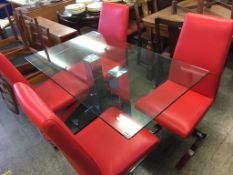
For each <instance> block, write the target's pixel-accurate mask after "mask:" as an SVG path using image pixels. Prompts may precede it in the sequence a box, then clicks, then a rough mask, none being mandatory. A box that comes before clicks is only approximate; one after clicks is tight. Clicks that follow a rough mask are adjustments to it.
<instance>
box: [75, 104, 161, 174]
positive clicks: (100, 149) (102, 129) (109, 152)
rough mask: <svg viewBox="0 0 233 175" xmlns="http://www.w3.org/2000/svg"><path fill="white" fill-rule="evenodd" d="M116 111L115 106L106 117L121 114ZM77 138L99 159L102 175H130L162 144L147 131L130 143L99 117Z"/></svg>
mask: <svg viewBox="0 0 233 175" xmlns="http://www.w3.org/2000/svg"><path fill="white" fill-rule="evenodd" d="M116 110H118V109H117V108H114V107H112V108H109V109H108V110H107V111H105V112H104V113H103V114H102V115H117V114H118V113H116ZM112 111H114V112H112ZM118 111H119V113H121V111H120V110H118ZM96 131H98V132H96ZM75 137H76V139H77V142H79V143H80V145H81V146H82V147H83V148H84V149H85V151H86V152H88V153H89V154H90V155H92V156H91V157H93V158H94V159H95V162H96V163H97V165H98V166H99V168H100V171H101V174H106V175H113V174H114V175H115V174H124V173H127V171H128V170H129V169H130V168H132V166H133V165H135V163H137V161H138V160H140V159H142V158H143V157H144V156H145V155H146V154H147V153H149V152H150V151H151V150H152V149H154V148H155V146H156V145H157V144H158V143H159V139H158V138H157V137H155V136H154V135H153V134H151V133H150V132H149V131H148V130H146V129H143V130H141V131H140V132H139V133H138V134H137V135H136V136H134V137H133V138H132V139H130V140H127V139H126V138H124V137H123V136H121V135H120V134H119V133H117V131H115V130H114V129H113V128H111V127H110V126H109V125H106V123H105V122H104V121H102V120H101V119H99V118H97V119H96V120H94V121H93V122H92V123H91V124H90V125H88V126H87V127H85V129H83V130H82V131H81V132H79V133H78V134H77V135H76V136H75Z"/></svg>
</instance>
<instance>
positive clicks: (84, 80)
mask: <svg viewBox="0 0 233 175" xmlns="http://www.w3.org/2000/svg"><path fill="white" fill-rule="evenodd" d="M48 55H49V57H48V56H46V53H45V51H40V52H38V53H36V54H34V55H31V56H28V57H26V60H27V61H28V62H30V63H31V64H32V65H34V66H35V67H36V68H38V69H39V70H40V71H41V72H43V73H44V74H45V75H47V76H48V77H49V78H50V79H51V80H53V81H54V82H55V83H57V84H58V85H59V86H60V87H61V88H63V89H64V90H65V91H67V93H69V94H70V95H71V96H73V97H74V98H75V99H76V100H77V101H78V102H80V103H81V104H82V105H83V106H85V107H86V108H87V109H89V110H90V111H91V112H92V113H93V114H94V115H96V116H99V117H100V118H101V119H102V120H104V121H105V122H106V123H107V124H109V125H110V126H111V127H113V128H114V129H115V130H117V131H118V132H119V133H120V134H122V135H123V136H125V137H126V138H128V139H130V138H132V137H133V136H134V135H135V134H137V133H138V132H139V131H140V130H141V129H143V128H144V127H146V126H147V125H148V124H149V123H150V122H151V121H152V120H153V119H154V118H156V117H157V116H159V114H161V113H162V112H163V111H164V110H166V109H167V108H168V107H169V106H170V105H171V104H172V103H174V102H175V101H176V100H178V99H179V98H180V97H181V96H182V95H184V94H185V93H186V92H187V91H188V90H190V89H191V88H192V87H194V86H195V85H196V84H197V83H199V82H200V81H201V80H202V79H203V78H204V77H205V76H206V75H207V74H208V71H207V70H204V69H202V68H199V67H196V66H193V65H190V64H186V63H184V62H180V61H178V60H175V59H169V58H166V57H164V56H162V55H160V54H157V53H154V52H151V51H148V50H145V49H143V48H139V47H137V46H135V45H131V44H128V43H122V42H118V41H116V40H114V39H111V38H107V37H106V38H105V37H104V36H103V35H101V34H100V33H97V32H90V33H87V34H84V35H81V36H78V37H76V38H74V39H71V40H69V41H67V42H64V43H62V44H59V45H56V46H54V47H51V48H49V49H48ZM139 56H140V60H142V61H140V62H138V57H139ZM139 63H140V64H139ZM148 74H150V76H149V77H150V79H148V76H147V75H148ZM166 81H173V82H175V83H177V84H179V85H180V87H181V88H179V91H176V93H173V92H167V94H160V93H159V92H158V94H157V95H156V97H158V100H157V102H156V103H158V105H157V106H158V109H157V110H156V112H154V113H153V114H152V115H151V116H148V115H145V114H143V113H142V112H140V111H139V110H138V109H137V108H136V106H135V104H136V101H137V100H138V99H139V98H140V97H142V96H145V95H147V94H148V93H149V92H150V91H152V90H154V89H156V88H159V86H160V85H161V84H163V83H164V82H166ZM77 91H78V92H77ZM51 93H52V92H51ZM58 95H59V94H58ZM114 109H119V110H121V111H122V113H121V114H114V111H116V110H114ZM106 110H110V113H111V116H109V115H103V113H104V112H105V111H106Z"/></svg>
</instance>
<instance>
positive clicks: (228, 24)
mask: <svg viewBox="0 0 233 175" xmlns="http://www.w3.org/2000/svg"><path fill="white" fill-rule="evenodd" d="M232 35H233V21H232V20H226V19H220V18H215V17H210V16H204V15H199V14H191V13H189V14H187V16H186V18H185V22H184V25H183V27H182V30H181V33H180V36H179V39H178V42H177V46H176V48H175V53H174V58H173V59H174V60H179V61H182V62H185V63H188V64H192V65H195V66H198V67H201V68H204V69H206V70H208V71H209V74H208V75H207V77H205V78H204V79H203V80H202V81H201V82H200V83H199V84H197V85H196V86H194V88H192V89H191V90H189V91H188V92H187V93H185V94H184V95H183V96H182V97H181V98H179V99H178V100H177V101H176V102H175V103H174V104H172V105H171V106H170V107H169V108H168V109H166V110H165V111H164V112H163V113H162V114H161V115H159V116H158V117H157V118H156V119H155V121H156V122H157V123H158V124H159V125H161V126H163V127H165V128H167V129H168V130H170V131H171V132H174V133H175V134H177V135H178V136H180V137H182V138H187V137H188V136H190V135H191V134H192V133H193V134H194V135H196V136H198V140H197V142H196V143H194V145H192V147H191V150H189V153H187V154H185V156H184V157H183V159H181V161H180V162H179V163H178V164H177V168H178V169H181V168H182V167H183V165H184V163H185V162H186V161H185V160H188V158H190V157H191V155H193V153H194V152H195V149H196V146H197V144H198V143H199V141H200V140H201V139H203V138H204V137H205V134H203V133H201V132H200V131H197V130H195V127H196V126H197V124H198V123H199V122H200V120H201V119H202V118H203V117H204V115H205V113H206V112H207V111H208V109H209V108H210V107H211V105H212V104H213V102H214V99H215V97H216V93H217V90H218V87H219V82H220V78H221V74H222V71H223V68H224V63H225V61H226V57H227V55H228V49H229V46H230V44H231V41H232ZM174 74H176V72H174V69H172V66H171V69H170V75H169V79H168V80H167V81H166V82H165V83H163V84H162V85H161V86H159V87H158V88H157V89H154V90H153V91H152V92H151V93H149V94H148V95H147V96H144V97H142V98H141V99H139V100H138V101H137V103H136V106H137V108H138V109H139V110H141V111H143V112H144V113H146V114H148V115H153V114H155V113H156V112H157V108H158V106H159V104H158V101H156V97H158V96H159V94H164V93H168V92H169V93H168V94H170V92H171V93H175V92H176V91H180V90H182V88H184V87H183V86H182V85H180V84H179V83H177V81H175V80H176V78H177V77H176V76H174ZM180 76H182V75H180ZM161 103H162V101H161ZM193 131H194V132H193Z"/></svg>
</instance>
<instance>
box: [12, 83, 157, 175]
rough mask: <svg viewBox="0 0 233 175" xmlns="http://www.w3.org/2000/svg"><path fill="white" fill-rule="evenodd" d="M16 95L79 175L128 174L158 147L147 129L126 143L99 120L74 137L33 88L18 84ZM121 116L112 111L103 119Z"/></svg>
mask: <svg viewBox="0 0 233 175" xmlns="http://www.w3.org/2000/svg"><path fill="white" fill-rule="evenodd" d="M14 91H15V94H16V97H17V99H18V101H19V103H20V105H21V107H22V109H23V111H24V112H25V113H26V115H28V117H29V118H30V119H31V121H32V122H33V123H34V124H35V125H36V126H37V127H38V128H39V129H40V130H41V131H42V133H43V134H44V135H45V136H47V137H48V138H49V139H50V140H51V141H52V142H53V143H54V144H55V145H56V146H57V147H58V148H59V149H60V150H61V151H62V152H63V154H64V155H65V157H66V158H67V159H68V161H69V162H70V163H71V164H72V166H73V167H74V169H75V170H76V171H77V172H78V173H79V174H80V175H119V174H125V173H127V172H128V171H129V170H130V168H132V167H133V165H135V164H136V163H137V162H138V161H139V160H140V159H142V158H143V157H144V156H145V155H146V154H148V153H149V152H150V151H151V150H152V149H153V148H154V147H155V146H156V145H157V144H158V143H159V140H158V138H157V137H155V136H154V135H153V134H151V133H150V132H149V131H147V130H146V129H143V130H142V131H141V132H139V133H138V134H137V135H136V136H134V137H133V138H132V139H130V140H127V139H126V138H124V137H123V136H122V135H120V134H119V133H117V131H115V130H114V129H113V128H111V127H110V126H109V125H108V124H106V123H105V122H104V121H102V120H101V119H99V118H97V119H95V120H94V121H93V122H92V123H90V124H89V125H88V126H86V127H85V128H84V129H82V130H81V131H80V132H78V133H77V134H73V133H72V132H71V131H70V130H69V129H68V128H67V126H66V125H65V124H64V123H63V122H62V121H61V120H60V119H59V118H58V117H56V114H55V113H53V112H52V111H51V109H50V108H49V106H47V105H46V103H45V102H43V100H42V99H41V98H40V97H39V96H38V95H37V94H36V93H35V92H34V91H33V89H32V88H31V87H30V86H28V85H26V84H23V83H16V84H14ZM113 108H114V107H113ZM112 110H114V111H115V113H112ZM116 111H118V112H116ZM120 113H121V111H120V110H118V109H115V108H114V109H112V108H110V109H109V110H107V111H106V112H104V114H103V115H110V116H111V115H119V114H120Z"/></svg>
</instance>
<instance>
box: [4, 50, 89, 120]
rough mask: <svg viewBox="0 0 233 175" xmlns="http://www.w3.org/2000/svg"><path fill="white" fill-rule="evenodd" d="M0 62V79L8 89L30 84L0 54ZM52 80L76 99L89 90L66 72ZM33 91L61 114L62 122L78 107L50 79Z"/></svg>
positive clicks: (73, 100)
mask: <svg viewBox="0 0 233 175" xmlns="http://www.w3.org/2000/svg"><path fill="white" fill-rule="evenodd" d="M0 62H1V64H0V75H2V77H3V78H4V79H5V80H6V81H7V82H8V84H9V85H10V86H9V87H12V86H13V84H14V83H17V82H22V83H25V84H27V85H30V83H29V82H28V81H27V80H26V79H25V78H24V77H23V75H22V74H21V73H20V72H19V71H18V70H17V69H16V68H15V67H14V66H13V65H12V63H11V62H10V61H9V60H8V59H7V58H6V57H5V56H4V55H3V54H2V53H0ZM53 78H54V79H56V80H57V81H59V80H60V81H61V82H63V84H65V85H66V87H69V90H70V91H71V92H72V94H74V95H76V96H77V97H80V96H82V95H84V94H85V93H86V92H87V90H88V88H89V86H88V84H86V83H84V82H83V81H82V80H80V79H78V78H77V77H75V76H73V75H72V74H70V73H68V72H66V71H61V72H59V73H58V74H55V75H54V77H53ZM64 80H69V81H64ZM70 82H72V83H70ZM74 83H75V85H74ZM30 86H31V85H30ZM77 87H78V88H77ZM33 89H34V90H35V92H36V93H37V94H38V95H39V96H40V97H41V98H42V99H43V100H44V101H45V103H46V104H47V105H48V106H49V107H50V108H51V109H52V110H53V111H54V112H56V113H59V114H62V115H61V116H60V117H62V118H63V117H64V120H65V119H66V117H68V114H69V112H68V111H69V110H71V109H73V107H77V105H79V104H77V102H76V100H75V99H74V97H73V96H71V95H70V94H69V93H68V92H66V91H65V90H64V89H62V88H61V87H60V86H58V85H57V84H56V83H55V82H54V81H53V80H51V79H48V80H46V81H44V82H42V83H41V84H39V85H37V86H35V87H33ZM51 92H53V93H51ZM80 98H81V97H80Z"/></svg>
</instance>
